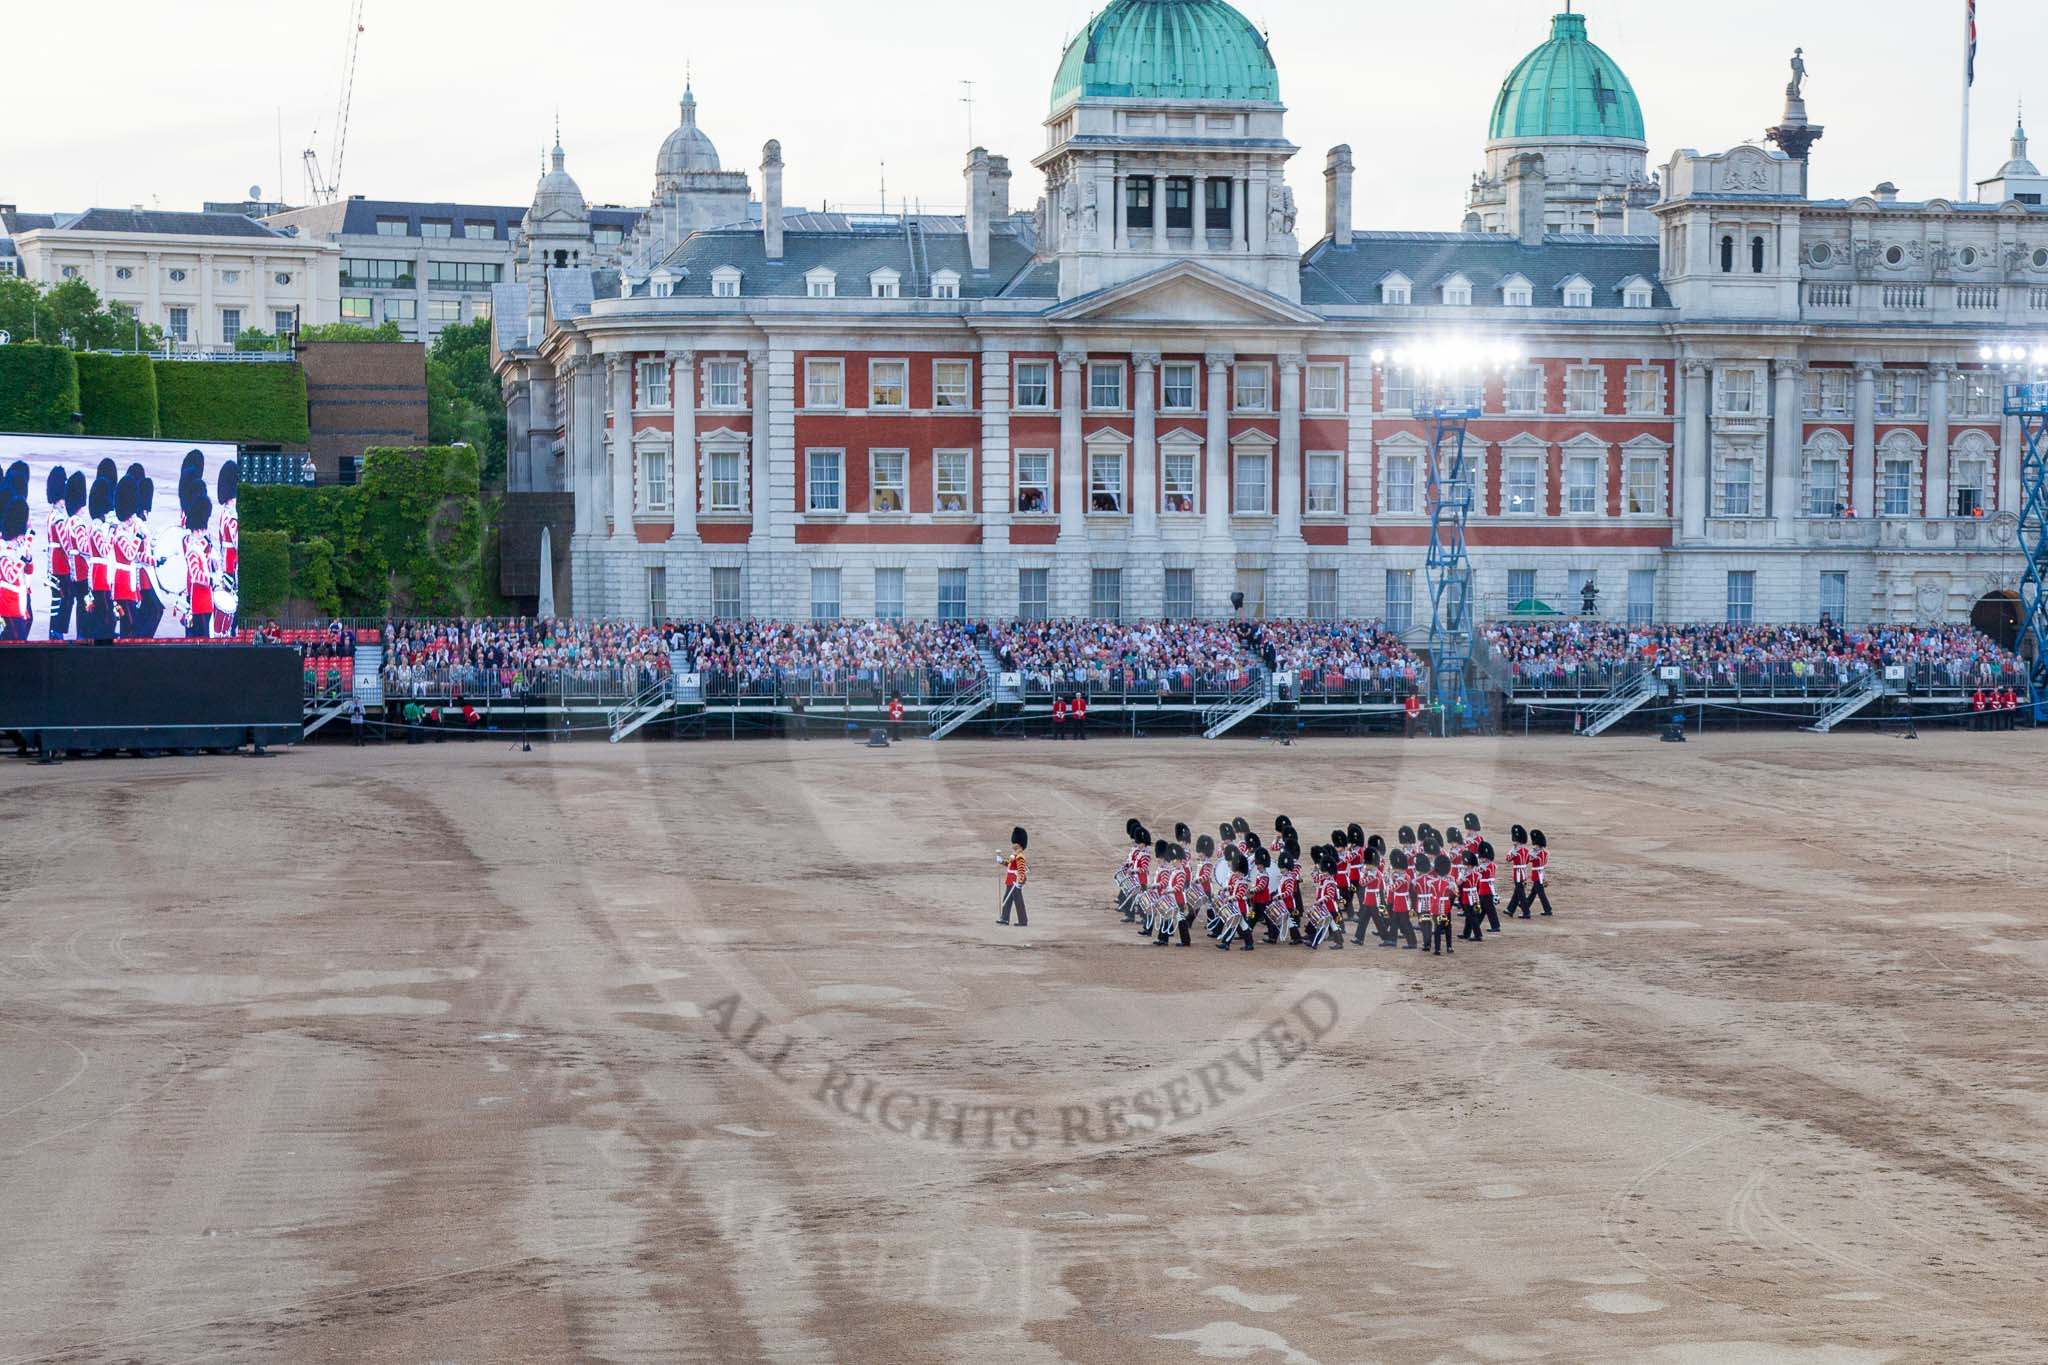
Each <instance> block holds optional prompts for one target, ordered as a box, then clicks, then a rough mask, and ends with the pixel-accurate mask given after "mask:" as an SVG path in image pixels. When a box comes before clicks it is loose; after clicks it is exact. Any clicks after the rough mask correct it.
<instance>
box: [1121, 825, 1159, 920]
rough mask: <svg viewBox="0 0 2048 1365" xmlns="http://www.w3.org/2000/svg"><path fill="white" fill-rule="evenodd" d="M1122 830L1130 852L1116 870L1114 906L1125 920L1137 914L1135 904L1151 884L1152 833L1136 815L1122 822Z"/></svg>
mask: <svg viewBox="0 0 2048 1365" xmlns="http://www.w3.org/2000/svg"><path fill="white" fill-rule="evenodd" d="M1124 833H1126V834H1128V835H1129V836H1130V838H1131V851H1130V852H1129V853H1127V854H1125V855H1124V862H1123V866H1122V867H1120V868H1118V869H1117V874H1116V886H1117V902H1116V908H1117V909H1118V910H1119V911H1121V912H1122V914H1123V917H1124V919H1125V920H1127V921H1128V920H1134V919H1136V918H1137V917H1138V904H1139V902H1140V900H1141V899H1142V898H1143V896H1144V892H1145V888H1146V887H1147V886H1148V885H1150V884H1151V879H1152V834H1151V831H1149V830H1147V829H1146V828H1145V826H1144V825H1142V824H1140V823H1139V822H1138V821H1137V820H1136V819H1135V818H1133V819H1130V820H1126V821H1125V822H1124Z"/></svg>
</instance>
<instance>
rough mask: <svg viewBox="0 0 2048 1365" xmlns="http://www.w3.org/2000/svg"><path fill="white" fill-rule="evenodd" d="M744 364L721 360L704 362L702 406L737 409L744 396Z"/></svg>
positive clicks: (739, 361) (738, 361) (740, 361)
mask: <svg viewBox="0 0 2048 1365" xmlns="http://www.w3.org/2000/svg"><path fill="white" fill-rule="evenodd" d="M745 364H746V362H745V361H742V360H732V359H721V360H707V361H705V362H704V406H705V407H707V408H737V407H739V406H740V405H741V403H742V401H743V400H744V396H745V392H746V390H745V381H744V379H743V374H744V367H745Z"/></svg>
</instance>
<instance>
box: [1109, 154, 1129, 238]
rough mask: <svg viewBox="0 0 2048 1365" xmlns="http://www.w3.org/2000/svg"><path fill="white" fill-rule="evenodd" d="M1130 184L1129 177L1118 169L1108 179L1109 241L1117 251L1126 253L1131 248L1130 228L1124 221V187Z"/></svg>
mask: <svg viewBox="0 0 2048 1365" xmlns="http://www.w3.org/2000/svg"><path fill="white" fill-rule="evenodd" d="M1130 183H1131V182H1130V177H1129V176H1127V175H1125V174H1124V173H1123V171H1122V170H1120V169H1119V170H1118V171H1117V172H1116V174H1114V175H1112V176H1111V177H1110V178H1109V196H1110V197H1109V222H1110V228H1111V233H1110V239H1111V240H1112V241H1113V242H1114V243H1115V244H1116V249H1117V250H1118V251H1128V250H1130V247H1131V227H1130V224H1129V223H1126V222H1125V221H1124V187H1125V186H1126V185H1128V184H1130Z"/></svg>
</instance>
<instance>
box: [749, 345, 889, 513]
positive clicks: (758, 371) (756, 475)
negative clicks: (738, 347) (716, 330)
mask: <svg viewBox="0 0 2048 1365" xmlns="http://www.w3.org/2000/svg"><path fill="white" fill-rule="evenodd" d="M747 384H748V386H749V387H748V389H747V396H748V397H749V398H751V399H753V400H754V420H753V422H752V424H751V425H752V426H753V431H752V433H751V434H750V439H749V440H748V445H749V447H750V448H751V451H752V455H753V458H752V460H751V462H750V463H751V466H752V467H751V469H750V471H749V472H748V475H747V506H748V508H749V509H750V510H751V511H752V512H753V514H754V531H753V538H754V540H755V541H756V542H757V543H758V544H761V545H766V544H767V541H768V510H769V508H768V504H769V501H770V499H769V497H768V348H767V347H765V346H761V347H756V348H755V349H753V350H750V351H748V352H747ZM908 396H909V395H907V394H906V395H905V397H908Z"/></svg>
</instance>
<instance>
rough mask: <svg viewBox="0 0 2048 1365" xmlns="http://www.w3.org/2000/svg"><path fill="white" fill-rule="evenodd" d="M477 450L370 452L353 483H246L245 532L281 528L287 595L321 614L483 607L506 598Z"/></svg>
mask: <svg viewBox="0 0 2048 1365" xmlns="http://www.w3.org/2000/svg"><path fill="white" fill-rule="evenodd" d="M479 482H480V481H479V476H478V469H477V455H476V451H475V450H473V449H467V448H455V447H449V446H428V447H425V448H421V449H414V450H394V449H376V450H370V451H367V452H365V454H364V457H363V470H362V477H361V480H360V481H359V482H358V483H357V484H356V485H355V486H354V487H353V488H285V487H272V486H259V485H246V484H245V485H244V486H243V488H242V495H241V513H242V534H243V537H244V539H247V538H248V537H249V536H250V535H251V534H252V533H254V532H263V531H274V532H279V533H281V534H282V535H283V536H284V537H285V540H286V543H287V546H288V556H289V560H290V568H289V584H288V587H287V588H286V590H285V592H284V593H283V594H282V598H283V599H284V600H289V601H292V602H303V603H305V604H307V605H308V606H310V607H311V608H312V609H313V610H315V611H317V612H320V613H322V614H324V615H339V616H378V615H382V614H383V613H385V612H387V611H400V612H411V613H417V614H421V615H458V614H467V615H480V614H491V613H495V612H497V611H499V610H501V609H502V608H503V605H504V604H503V603H502V602H501V601H500V600H499V598H498V596H497V593H496V592H495V591H494V585H495V582H496V574H495V566H494V565H489V564H487V562H486V560H487V556H486V554H485V548H486V547H485V509H484V504H483V498H482V493H481V489H480V486H479Z"/></svg>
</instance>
